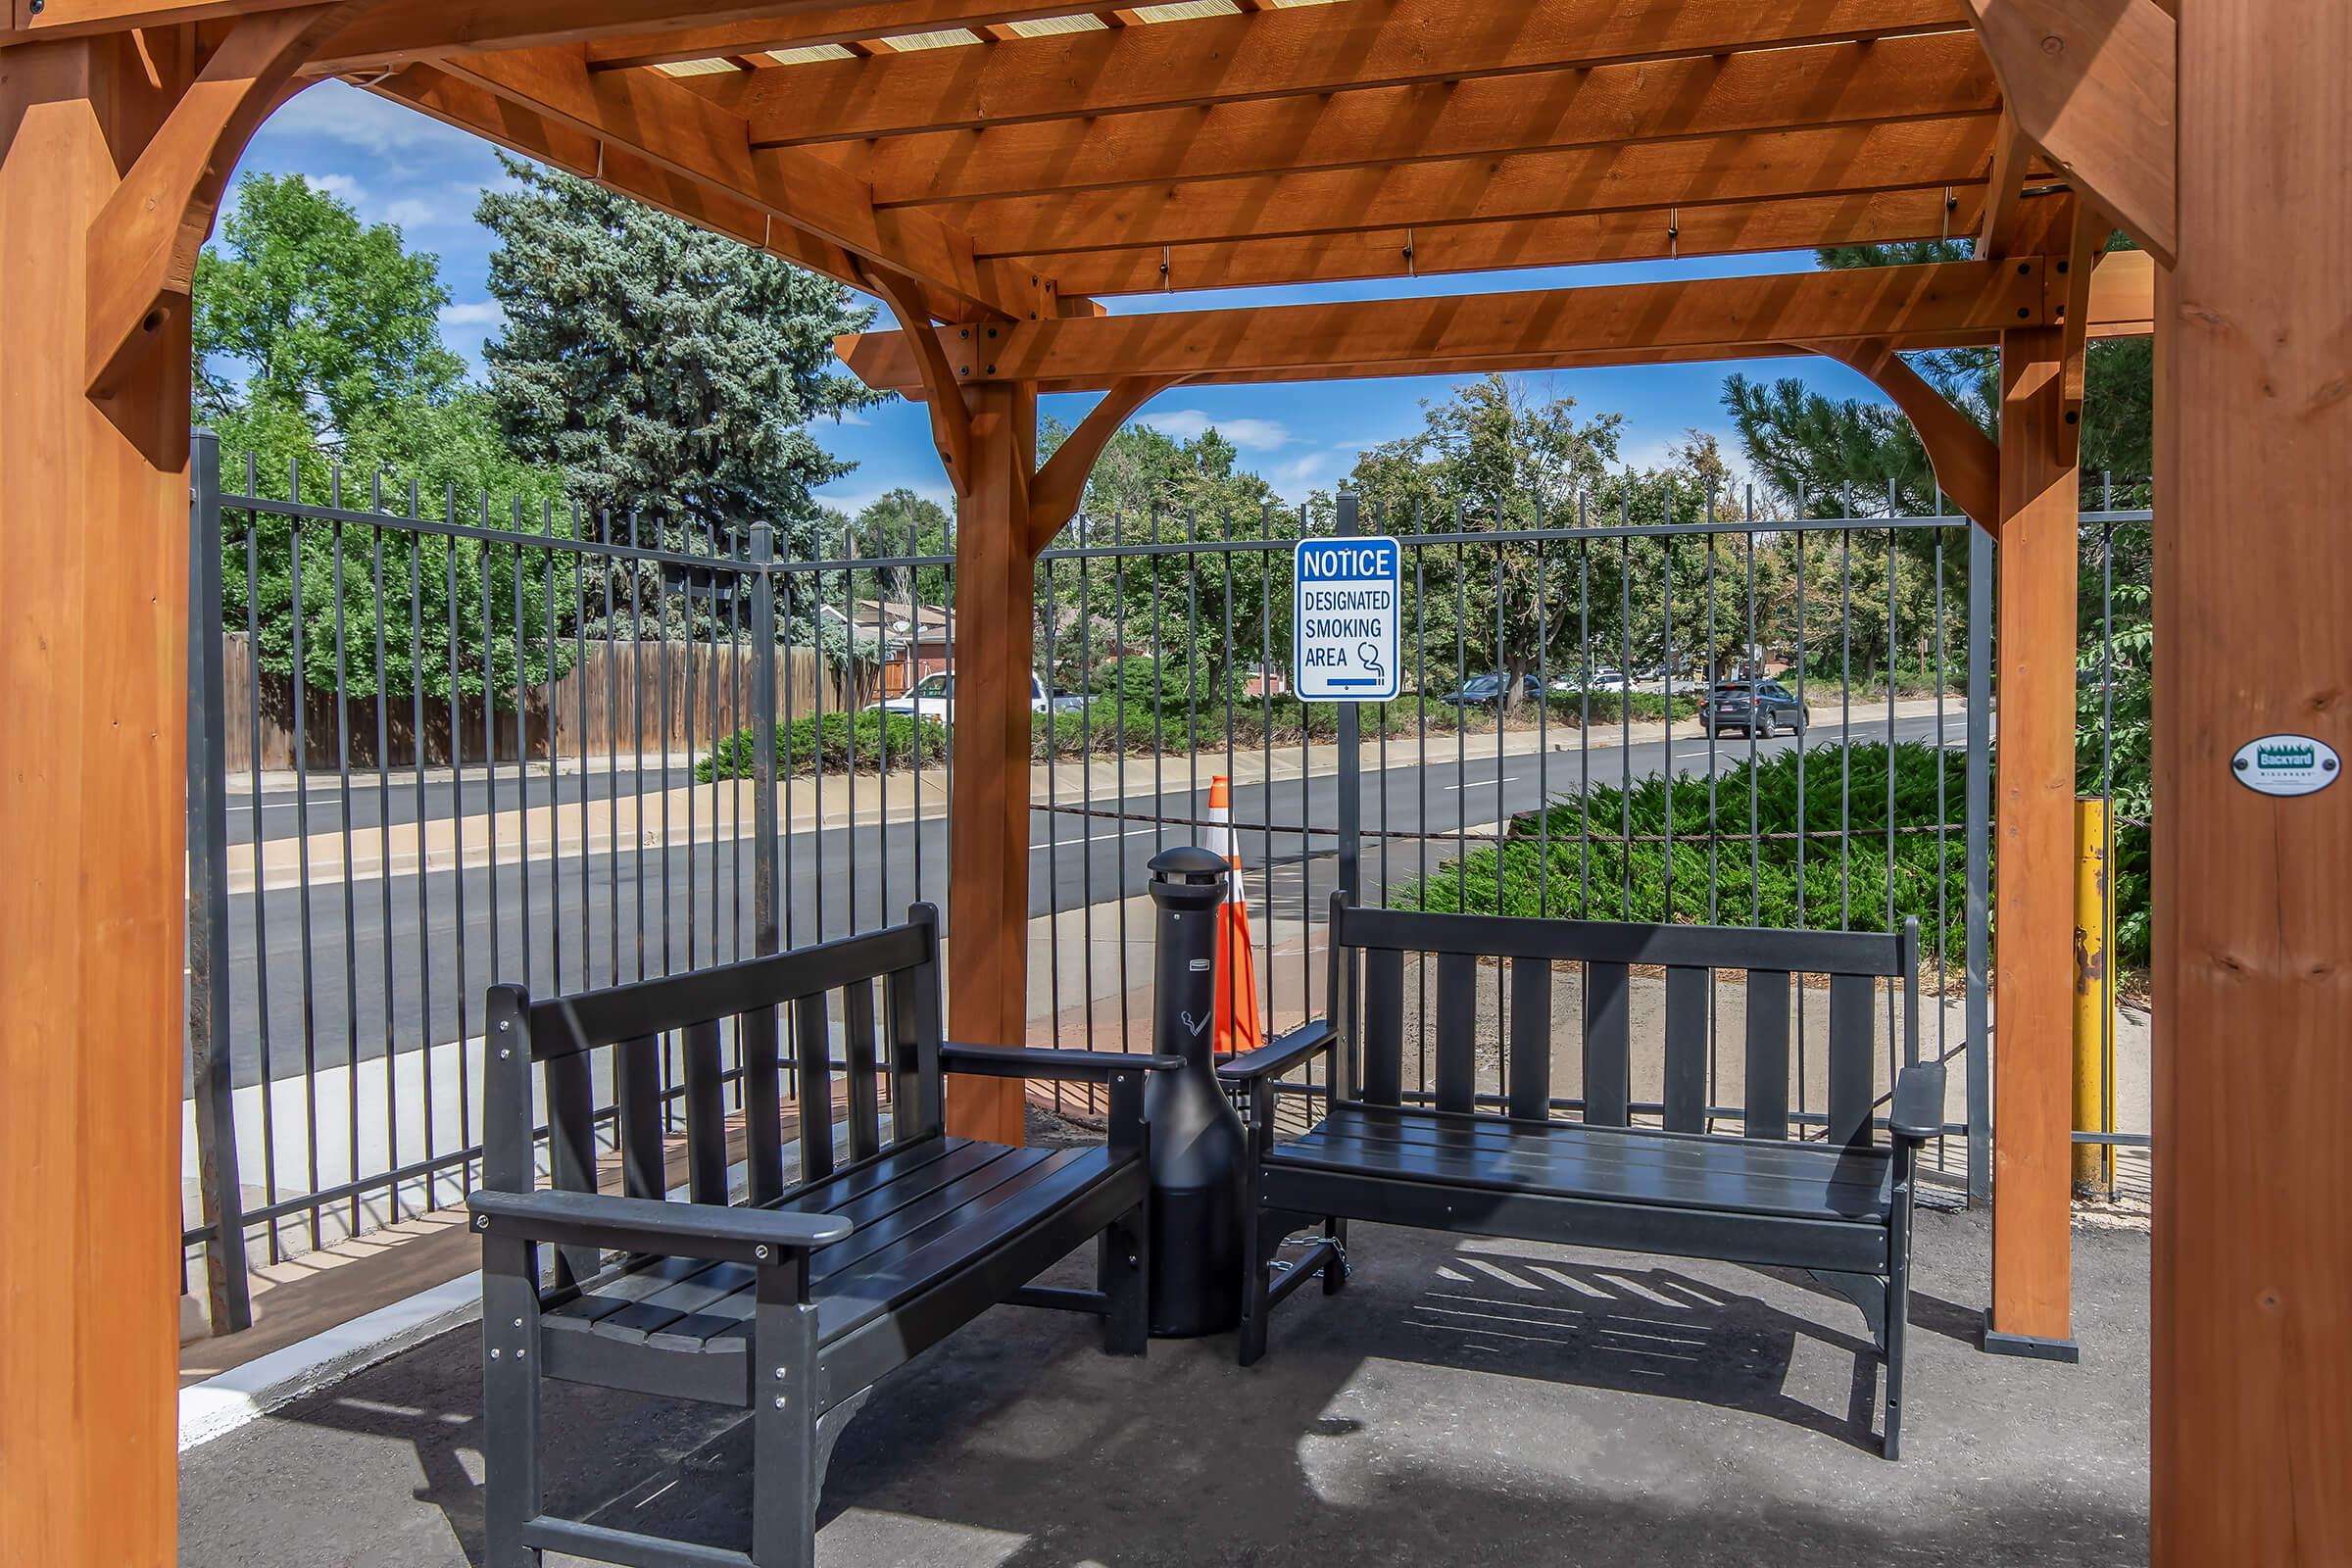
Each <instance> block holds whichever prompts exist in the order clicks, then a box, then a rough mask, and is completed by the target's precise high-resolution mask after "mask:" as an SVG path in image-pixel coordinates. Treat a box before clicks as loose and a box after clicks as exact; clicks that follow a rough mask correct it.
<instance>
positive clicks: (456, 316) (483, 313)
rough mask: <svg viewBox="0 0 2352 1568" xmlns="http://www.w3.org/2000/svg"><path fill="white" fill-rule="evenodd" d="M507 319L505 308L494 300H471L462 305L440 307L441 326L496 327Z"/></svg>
mask: <svg viewBox="0 0 2352 1568" xmlns="http://www.w3.org/2000/svg"><path fill="white" fill-rule="evenodd" d="M506 319H507V308H506V307H505V306H503V305H501V304H499V303H498V301H496V300H471V301H468V302H467V303H466V304H463V305H444V306H442V307H441V324H442V325H443V326H483V327H489V326H498V325H501V324H503V323H504V322H505V321H506Z"/></svg>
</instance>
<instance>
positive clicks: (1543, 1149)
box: [1220, 898, 1944, 1459]
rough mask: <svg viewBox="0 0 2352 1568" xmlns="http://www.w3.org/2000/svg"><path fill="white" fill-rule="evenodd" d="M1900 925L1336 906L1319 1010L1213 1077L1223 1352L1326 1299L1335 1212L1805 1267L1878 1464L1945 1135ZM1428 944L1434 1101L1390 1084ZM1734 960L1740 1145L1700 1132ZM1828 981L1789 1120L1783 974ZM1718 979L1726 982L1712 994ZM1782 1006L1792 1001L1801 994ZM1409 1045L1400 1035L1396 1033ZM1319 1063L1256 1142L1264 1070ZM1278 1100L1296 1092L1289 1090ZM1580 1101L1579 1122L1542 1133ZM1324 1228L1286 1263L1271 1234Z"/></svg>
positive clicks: (1336, 1251)
mask: <svg viewBox="0 0 2352 1568" xmlns="http://www.w3.org/2000/svg"><path fill="white" fill-rule="evenodd" d="M1917 953H1918V931H1917V926H1916V923H1915V922H1914V923H1912V924H1909V925H1906V926H1905V927H1904V929H1903V931H1902V932H1901V933H1900V934H1899V935H1895V936H1886V935H1875V934H1870V933H1850V932H1821V931H1762V930H1749V929H1743V928H1722V927H1707V926H1680V925H1678V926H1662V925H1623V924H1614V923H1607V922H1599V921H1578V920H1531V919H1511V918H1498V917H1493V916H1485V915H1454V914H1420V913H1403V912H1397V911H1392V910H1384V909H1365V908H1355V907H1348V906H1347V905H1346V904H1345V903H1344V902H1343V901H1342V900H1340V899H1338V898H1335V899H1334V900H1333V901H1332V914H1331V954H1332V958H1331V991H1330V995H1331V997H1333V998H1334V999H1338V1001H1337V1011H1338V1012H1339V1014H1340V1017H1341V1019H1342V1022H1341V1023H1340V1024H1337V1025H1335V1024H1334V1023H1333V1022H1332V1020H1330V1019H1329V1018H1326V1019H1322V1020H1318V1021H1315V1022H1312V1023H1309V1024H1307V1025H1306V1026H1305V1027H1303V1028H1300V1029H1298V1030H1295V1031H1293V1032H1292V1033H1290V1034H1288V1035H1286V1036H1284V1037H1282V1038H1281V1039H1278V1040H1276V1041H1273V1042H1271V1043H1270V1044H1268V1045H1266V1046H1264V1047H1263V1048H1261V1049H1259V1050H1257V1051H1253V1052H1250V1053H1247V1054H1243V1055H1241V1056H1238V1057H1236V1058H1234V1059H1233V1060H1232V1061H1230V1062H1228V1063H1226V1064H1225V1065H1224V1066H1223V1067H1222V1068H1221V1069H1220V1073H1221V1076H1222V1077H1223V1078H1224V1080H1225V1081H1226V1083H1227V1084H1228V1085H1230V1086H1233V1087H1234V1088H1235V1089H1236V1090H1237V1091H1242V1092H1246V1093H1247V1096H1248V1102H1249V1105H1250V1114H1249V1117H1248V1123H1249V1129H1250V1145H1249V1161H1250V1199H1251V1201H1250V1204H1249V1206H1248V1210H1247V1213H1246V1217H1245V1222H1244V1245H1245V1256H1246V1260H1247V1261H1246V1263H1245V1267H1246V1269H1247V1278H1246V1281H1245V1286H1244V1305H1243V1320H1242V1335H1241V1356H1242V1360H1243V1362H1244V1364H1248V1363H1250V1362H1252V1361H1255V1360H1256V1359H1257V1358H1258V1357H1259V1356H1261V1355H1263V1354H1264V1353H1265V1348H1266V1329H1267V1315H1268V1313H1269V1312H1270V1311H1271V1309H1272V1307H1273V1306H1274V1304H1275V1303H1276V1302H1278V1301H1280V1300H1281V1299H1283V1297H1284V1296H1286V1295H1288V1294H1289V1293H1290V1292H1291V1291H1293V1290H1296V1289H1297V1288H1298V1287H1299V1285H1300V1284H1302V1283H1303V1282H1304V1280H1305V1279H1306V1278H1308V1277H1309V1276H1312V1275H1319V1276H1320V1277H1321V1278H1322V1279H1323V1282H1324V1288H1325V1290H1326V1291H1327V1292H1328V1291H1332V1290H1336V1289H1338V1287H1339V1284H1340V1280H1341V1270H1342V1268H1343V1266H1344V1258H1343V1256H1342V1248H1343V1246H1344V1236H1345V1229H1344V1227H1345V1224H1346V1222H1347V1221H1348V1220H1349V1219H1361V1220H1370V1221H1379V1222H1383V1223H1387V1224H1393V1225H1409V1226H1415V1227H1420V1228H1424V1229H1430V1230H1442V1231H1454V1232H1462V1233H1467V1234H1471V1235H1482V1236H1504V1237H1511V1238H1514V1239H1518V1240H1525V1241H1544V1242H1566V1243H1576V1244H1582V1245H1587V1246H1593V1247H1602V1248H1611V1249H1619V1250H1628V1251H1638V1252H1653V1253H1664V1254H1668V1255H1674V1256H1684V1257H1709V1258H1717V1259H1721V1260H1724V1261H1728V1262H1736V1263H1756V1264H1779V1265H1784V1266H1788V1267H1793V1268H1801V1269H1806V1270H1808V1271H1810V1272H1812V1273H1813V1274H1814V1275H1815V1277H1817V1278H1818V1279H1820V1280H1821V1281H1823V1282H1824V1283H1825V1284H1827V1285H1830V1286H1832V1287H1833V1288H1835V1289H1836V1290H1838V1292H1839V1293H1840V1294H1842V1295H1844V1296H1845V1297H1846V1298H1847V1299H1851V1300H1852V1301H1853V1302H1854V1303H1855V1304H1856V1305H1857V1306H1859V1307H1860V1308H1861V1309H1862V1313H1863V1316H1864V1318H1865V1319H1866V1320H1867V1321H1868V1323H1869V1325H1870V1328H1871V1332H1872V1336H1873V1338H1874V1340H1875V1341H1876V1342H1877V1346H1878V1348H1879V1350H1880V1352H1881V1354H1882V1356H1883V1358H1884V1360H1885V1363H1886V1369H1887V1423H1886V1428H1885V1431H1886V1438H1885V1452H1886V1455H1887V1457H1888V1458H1889V1459H1891V1458H1894V1457H1896V1456H1897V1454H1898V1453H1899V1452H1900V1448H1901V1427H1902V1391H1903V1338H1904V1317H1905V1313H1906V1310H1907V1306H1908V1302H1909V1271H1910V1252H1911V1206H1912V1185H1913V1173H1914V1170H1915V1168H1916V1163H1917V1157H1918V1151H1919V1148H1920V1145H1921V1143H1922V1142H1923V1141H1924V1140H1926V1139H1929V1138H1933V1137H1936V1136H1937V1135H1938V1134H1940V1133H1941V1132H1942V1131H1943V1092H1944V1084H1943V1068H1942V1067H1941V1066H1940V1065H1938V1064H1934V1063H1926V1064H1923V1063H1921V1062H1920V1061H1919V1018H1918V990H1919V981H1918V960H1917ZM1416 955H1428V956H1430V957H1431V959H1432V960H1433V961H1430V962H1428V963H1427V965H1426V969H1427V970H1434V974H1435V983H1434V987H1433V988H1432V990H1431V992H1430V993H1429V994H1427V995H1425V996H1424V999H1423V1001H1424V1006H1425V1008H1426V1011H1427V1015H1428V1025H1429V1033H1430V1036H1431V1037H1432V1050H1431V1064H1432V1066H1433V1067H1434V1073H1433V1077H1434V1092H1431V1093H1428V1094H1426V1095H1424V1094H1419V1093H1414V1094H1408V1093H1407V1092H1406V1090H1407V1085H1406V1081H1405V1070H1404V1068H1405V1042H1406V1033H1407V1032H1406V1029H1405V1017H1404V973H1405V964H1406V961H1407V958H1408V957H1409V956H1416ZM1482 959H1491V960H1499V961H1504V962H1507V963H1508V964H1509V980H1510V986H1509V1003H1508V1017H1507V1030H1506V1033H1507V1046H1506V1048H1505V1051H1504V1054H1503V1060H1502V1066H1503V1072H1502V1074H1501V1083H1502V1086H1503V1087H1502V1088H1501V1089H1500V1090H1499V1091H1498V1092H1489V1093H1482V1092H1481V1091H1480V1090H1479V1088H1478V1079H1477V1060H1476V1055H1475V1037H1476V1026H1477V1005H1478V1001H1479V997H1480V995H1481V994H1482V988H1484V990H1485V992H1486V993H1487V994H1492V993H1493V990H1494V988H1495V975H1494V972H1493V971H1492V970H1491V969H1482V967H1481V960H1482ZM1560 962H1574V963H1581V964H1582V965H1583V966H1584V975H1583V982H1584V992H1583V1017H1582V1032H1583V1040H1582V1046H1583V1053H1582V1060H1583V1083H1582V1091H1581V1096H1580V1098H1579V1100H1572V1101H1563V1100H1558V1099H1555V1098H1554V1097H1553V1093H1552V1085H1551V1058H1552V1049H1553V1044H1554V1042H1553V1037H1552V1036H1553V1031H1552V1003H1551V986H1552V979H1553V969H1552V966H1553V965H1554V964H1555V963H1560ZM1635 965H1657V966H1660V967H1662V968H1663V969H1664V971H1665V1008H1664V1010H1665V1030H1664V1033H1665V1040H1664V1048H1665V1049H1664V1072H1663V1079H1664V1092H1663V1099H1662V1103H1659V1105H1658V1108H1657V1110H1656V1115H1657V1120H1658V1122H1659V1125H1656V1126H1648V1125H1635V1124H1634V1121H1633V1113H1634V1111H1635V1108H1636V1107H1635V1105H1634V1103H1633V1099H1632V1082H1631V1080H1632V1069H1631V1062H1632V1051H1631V1038H1630V1033H1629V1028H1628V1023H1629V1017H1628V1000H1629V987H1630V975H1629V971H1630V970H1631V969H1632V967H1633V966H1635ZM1717 970H1744V971H1745V980H1744V991H1745V1003H1746V1026H1745V1029H1744V1031H1743V1036H1744V1039H1743V1042H1742V1043H1741V1044H1740V1045H1739V1046H1733V1045H1728V1044H1727V1045H1726V1046H1725V1047H1724V1048H1723V1049H1725V1050H1734V1049H1740V1050H1742V1051H1743V1054H1744V1067H1745V1073H1744V1076H1745V1081H1746V1086H1747V1087H1746V1093H1745V1103H1744V1105H1743V1106H1741V1107H1740V1115H1739V1117H1738V1119H1739V1121H1740V1131H1741V1133H1742V1134H1743V1136H1740V1137H1730V1136H1725V1135H1719V1134H1714V1133H1710V1132H1708V1131H1707V1130H1706V1129H1707V1127H1708V1126H1709V1125H1710V1123H1711V1122H1712V1121H1713V1120H1716V1119H1718V1117H1717V1116H1716V1115H1715V1114H1714V1111H1715V1109H1716V1108H1717V1107H1710V1106H1709V1104H1708V1100H1707V1091H1708V1087H1709V1075H1708V1071H1707V1063H1708V1052H1707V1042H1708V1021H1709V1014H1710V1005H1709V1004H1710V988H1711V987H1712V986H1713V985H1714V983H1715V977H1714V975H1713V974H1712V973H1711V971H1717ZM1806 975H1819V976H1826V977H1827V978H1828V990H1829V995H1828V1027H1827V1030H1826V1034H1827V1037H1828V1038H1827V1041H1826V1050H1827V1074H1828V1089H1829V1093H1828V1115H1827V1118H1826V1121H1823V1122H1820V1124H1819V1125H1815V1126H1807V1125H1805V1124H1804V1123H1803V1122H1801V1121H1800V1120H1799V1119H1798V1118H1797V1117H1795V1116H1792V1115H1791V1113H1790V1107H1789V1081H1790V1075H1789V1061H1790V1018H1791V1008H1790V1003H1791V998H1792V990H1791V987H1792V985H1795V984H1797V983H1799V982H1800V981H1801V977H1803V976H1806ZM1883 980H1889V981H1896V982H1899V994H1898V996H1897V998H1896V1000H1897V1001H1898V1002H1899V1006H1900V1017H1899V1019H1897V1020H1895V1021H1894V1022H1893V1024H1892V1026H1891V1027H1890V1029H1889V1038H1888V1041H1887V1049H1888V1051H1889V1053H1890V1054H1891V1052H1892V1051H1893V1050H1894V1049H1895V1042H1896V1041H1897V1040H1899V1042H1900V1046H1899V1049H1900V1052H1901V1058H1902V1059H1901V1064H1900V1067H1899V1072H1898V1073H1895V1074H1890V1076H1891V1077H1892V1078H1893V1083H1894V1092H1893V1097H1892V1103H1891V1105H1890V1114H1889V1115H1888V1116H1887V1130H1888V1132H1889V1134H1890V1135H1891V1136H1890V1139H1889V1141H1888V1142H1887V1143H1885V1144H1881V1143H1879V1142H1877V1141H1876V1140H1875V1139H1874V1137H1873V1128H1874V1122H1875V1120H1876V1118H1875V1116H1874V1113H1873V1107H1874V1103H1875V1100H1874V1092H1873V1085H1874V1083H1875V1082H1876V1079H1875V1076H1874V1066H1875V1060H1876V1057H1875V1054H1874V1053H1875V1050H1876V1040H1875V1035H1876V1030H1875V1027H1874V1024H1875V1019H1876V1016H1877V1015H1878V1012H1879V1005H1878V1004H1879V984H1880V982H1881V981H1883ZM1728 983H1735V982H1727V984H1728ZM1797 1000H1798V1001H1799V1002H1800V1003H1801V1000H1802V999H1801V997H1799V998H1797ZM1417 1037H1418V1032H1417V1031H1416V1038H1417ZM1315 1057H1322V1058H1325V1059H1326V1060H1327V1061H1328V1062H1329V1063H1330V1066H1331V1076H1330V1078H1329V1079H1328V1080H1327V1081H1326V1083H1325V1084H1324V1085H1323V1086H1322V1087H1321V1091H1320V1099H1321V1103H1322V1105H1323V1106H1324V1114H1323V1115H1322V1118H1321V1119H1320V1120H1319V1121H1317V1122H1316V1123H1315V1124H1314V1125H1313V1126H1312V1128H1311V1129H1310V1130H1309V1131H1307V1132H1306V1133H1305V1134H1304V1136H1302V1137H1299V1138H1295V1139H1291V1140H1289V1141H1286V1142H1277V1141H1276V1123H1275V1109H1276V1103H1277V1095H1276V1089H1277V1081H1278V1080H1279V1079H1280V1077H1281V1075H1282V1074H1284V1073H1286V1072H1288V1071H1290V1070H1291V1069H1293V1068H1295V1067H1298V1066H1299V1065H1301V1064H1303V1063H1305V1062H1307V1061H1308V1060H1309V1059H1310V1058H1315ZM1293 1087H1296V1086H1293ZM1567 1108H1578V1109H1581V1111H1582V1116H1583V1119H1582V1120H1581V1121H1577V1120H1565V1119H1557V1118H1556V1117H1555V1111H1558V1110H1561V1109H1567ZM1317 1222H1320V1223H1321V1224H1322V1226H1323V1229H1324V1233H1325V1236H1324V1239H1323V1240H1320V1241H1317V1242H1315V1243H1314V1244H1313V1245H1312V1246H1311V1247H1310V1248H1309V1249H1308V1250H1306V1251H1304V1252H1302V1253H1300V1254H1299V1255H1298V1256H1297V1257H1296V1258H1295V1259H1293V1260H1292V1261H1291V1262H1290V1263H1289V1264H1288V1265H1287V1266H1286V1265H1284V1264H1279V1263H1276V1262H1275V1261H1274V1259H1275V1257H1276V1255H1277V1253H1278V1250H1279V1249H1280V1248H1281V1247H1282V1245H1283V1243H1284V1240H1285V1238H1286V1237H1288V1236H1290V1235H1291V1234H1292V1233H1293V1232H1295V1231H1298V1230H1299V1229H1301V1228H1303V1227H1306V1226H1309V1225H1313V1224H1316V1223H1317Z"/></svg>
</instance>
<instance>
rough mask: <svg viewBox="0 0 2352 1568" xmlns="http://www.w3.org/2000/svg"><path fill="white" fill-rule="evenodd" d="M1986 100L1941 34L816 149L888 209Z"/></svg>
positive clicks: (1964, 45) (1879, 114)
mask: <svg viewBox="0 0 2352 1568" xmlns="http://www.w3.org/2000/svg"><path fill="white" fill-rule="evenodd" d="M593 52H594V51H593V50H592V51H591V54H592V56H593ZM1999 105H2000V88H1999V85H1998V83H1997V82H1996V81H1995V79H1994V77H1993V74H1992V71H1991V68H1990V67H1989V66H1988V65H1987V64H1986V63H1985V55H1984V51H1983V50H1982V49H1980V48H1979V47H1978V46H1977V41H1976V39H1975V37H1974V36H1973V35H1972V34H1969V33H1967V32H1944V33H1928V34H1923V35H1920V36H1916V37H1898V38H1886V39H1882V40H1879V41H1878V42H1875V43H1869V44H1852V43H1839V44H1820V45H1815V46H1812V47H1808V48H1799V49H1784V50H1763V51H1758V50H1747V51H1741V52H1739V53H1732V54H1724V55H1708V56H1700V57H1694V58H1691V59H1685V60H1662V61H1644V62H1641V63H1638V64H1630V65H1612V66H1599V67H1594V68H1593V69H1590V70H1571V71H1541V72H1528V73H1520V74H1517V75H1512V76H1502V77H1473V78H1471V79H1469V80H1462V81H1445V82H1423V83H1415V84H1412V85H1408V86H1398V87H1375V88H1364V89H1358V90H1354V91H1347V92H1337V93H1333V94H1331V95H1330V96H1328V97H1321V96H1316V97H1306V98H1296V97H1289V98H1268V99H1247V100H1243V101H1240V102H1229V103H1219V104H1210V105H1203V106H1188V107H1184V108H1177V109H1154V110H1146V111H1143V112H1140V113H1136V114H1131V115H1106V116H1103V117H1101V118H1099V119H1089V120H1078V121H1066V120H1065V121H1039V122H1033V123H1022V124H1016V125H998V126H991V127H988V128H985V129H979V130H952V131H936V132H931V133H927V134H916V135H907V136H894V137H888V138H883V139H879V140H874V141H857V142H828V143H821V144H819V146H818V149H817V150H818V151H820V152H821V153H823V155H824V156H825V157H827V158H828V159H830V160H832V161H834V162H838V163H839V164H841V166H842V167H843V168H844V169H846V170H847V171H849V172H851V173H854V174H856V175H858V177H859V178H861V179H863V180H865V181H867V182H868V183H869V184H870V185H871V186H872V187H873V191H874V199H875V201H876V202H877V203H879V204H881V205H884V206H891V205H896V204H898V203H902V202H938V201H968V200H976V199H980V198H986V197H1003V196H1024V195H1039V194H1044V193H1048V192H1055V191H1072V190H1090V189H1096V188H1104V187H1113V186H1120V185H1151V184H1162V183H1173V182H1177V181H1184V180H1195V179H1213V178H1220V177H1224V176H1228V175H1235V174H1258V173H1268V172H1305V171H1310V170H1331V169H1360V168H1365V167H1368V166H1371V165H1377V164H1402V163H1413V162H1419V161H1423V160H1430V159H1440V158H1460V157H1475V156H1478V155H1482V154H1490V153H1508V152H1515V151H1519V150H1521V149H1523V148H1529V147H1544V148H1573V147H1598V146H1625V145H1631V144H1633V143H1636V142H1643V141H1654V140H1660V139H1666V138H1676V139H1684V138H1691V137H1697V136H1714V135H1724V134H1731V133H1736V132H1740V131H1752V130H1775V129H1782V128H1786V127H1788V126H1789V125H1791V124H1797V123H1815V124H1861V123H1873V122H1879V121H1893V120H1918V119H1925V118H1933V117H1948V116H1954V115H1967V114H1976V113H1983V112H1986V111H1989V110H1993V109H1997V108H1998V107H1999Z"/></svg>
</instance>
